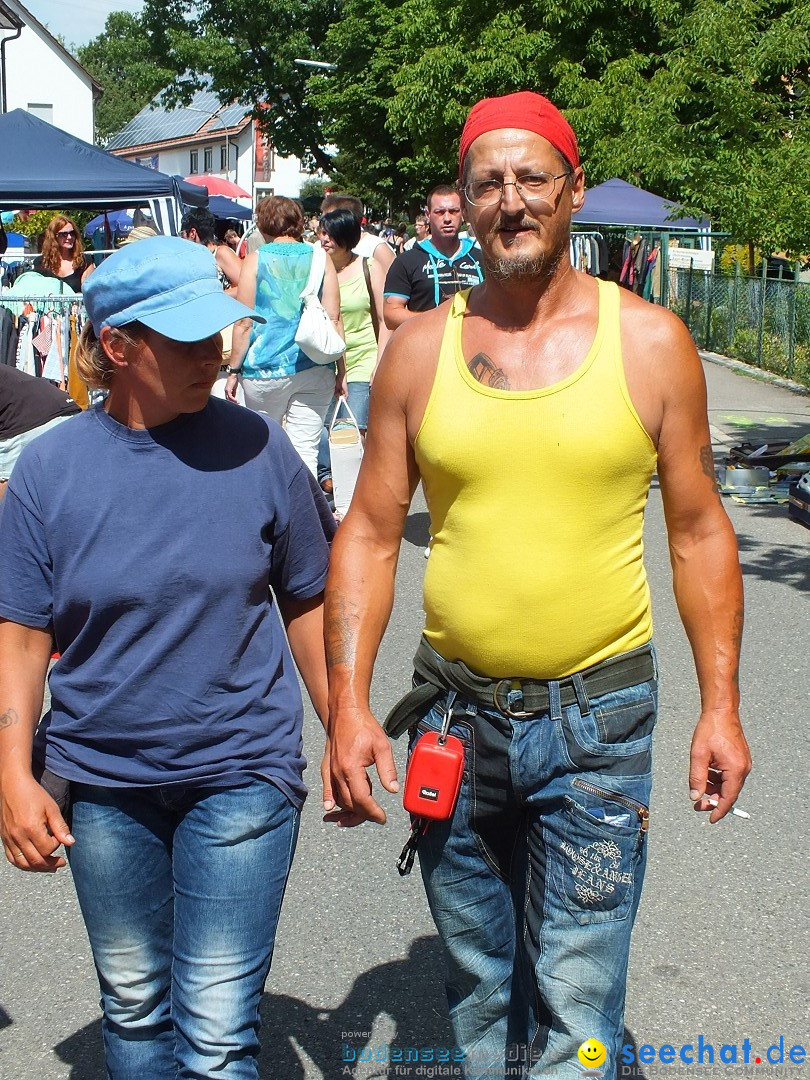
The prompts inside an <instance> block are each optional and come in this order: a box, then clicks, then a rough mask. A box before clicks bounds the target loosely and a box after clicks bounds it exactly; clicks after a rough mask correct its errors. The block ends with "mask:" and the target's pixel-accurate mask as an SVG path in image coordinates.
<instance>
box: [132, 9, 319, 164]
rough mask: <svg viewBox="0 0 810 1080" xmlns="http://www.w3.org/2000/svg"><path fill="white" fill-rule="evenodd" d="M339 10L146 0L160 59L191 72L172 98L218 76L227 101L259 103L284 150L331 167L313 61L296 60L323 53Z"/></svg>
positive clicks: (264, 123) (264, 122)
mask: <svg viewBox="0 0 810 1080" xmlns="http://www.w3.org/2000/svg"><path fill="white" fill-rule="evenodd" d="M339 13H340V7H339V0H251V2H249V3H245V2H244V0H146V3H145V5H144V9H143V15H142V18H143V21H144V25H145V27H146V29H147V34H148V39H149V44H150V49H151V51H152V55H153V56H154V58H155V60H156V61H157V62H158V63H160V64H161V65H163V66H166V67H169V68H172V69H174V70H175V71H178V72H183V73H184V74H183V75H182V76H181V77H179V78H178V79H177V80H175V82H174V83H173V84H172V85H171V86H170V87H169V88H168V90H167V92H166V95H165V98H164V99H165V100H166V101H167V103H169V104H172V103H180V102H184V101H185V102H187V101H188V100H189V99H190V97H191V95H192V94H193V93H194V90H195V89H198V88H199V87H201V86H204V85H209V80H210V85H211V86H212V87H213V89H214V91H215V92H216V94H217V95H218V96H219V97H220V99H221V100H222V101H235V102H239V103H240V104H244V105H246V106H248V107H252V108H253V115H254V118H255V119H256V120H257V121H258V122H259V123H260V125H261V127H262V128H263V129H264V131H265V132H266V133H267V134H268V135H269V136H270V138H271V139H272V141H273V145H274V146H275V147H276V149H277V150H278V151H279V152H280V153H281V154H295V155H296V156H298V157H300V158H302V159H303V160H304V161H305V162H306V163H307V164H315V165H317V166H318V168H321V169H323V170H324V171H326V172H328V171H329V169H330V167H331V165H332V155H331V154H330V153H329V151H328V150H327V148H326V146H325V142H324V136H323V133H322V130H321V126H320V123H319V117H318V115H317V113H316V111H315V108H314V107H313V105H312V102H311V99H310V97H309V95H308V93H307V79H308V77H309V75H310V73H311V69H307V68H306V67H301V66H300V65H298V64H296V63H295V60H296V59H298V58H303V59H308V58H310V57H312V56H315V55H317V54H318V50H319V49H320V47H321V45H322V44H323V41H324V37H325V35H326V31H327V29H328V28H329V26H330V25H331V23H333V22H334V21H335V20H336V19H337V18H338V17H339Z"/></svg>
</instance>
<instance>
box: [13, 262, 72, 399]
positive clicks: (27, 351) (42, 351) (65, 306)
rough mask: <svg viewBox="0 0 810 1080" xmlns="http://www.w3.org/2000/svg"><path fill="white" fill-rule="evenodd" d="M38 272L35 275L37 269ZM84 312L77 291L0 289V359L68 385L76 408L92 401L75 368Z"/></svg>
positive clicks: (29, 373) (62, 387)
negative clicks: (53, 293)
mask: <svg viewBox="0 0 810 1080" xmlns="http://www.w3.org/2000/svg"><path fill="white" fill-rule="evenodd" d="M36 276H38V275H36ZM86 318H87V315H86V313H85V310H84V306H83V304H82V302H81V297H80V296H76V295H74V294H71V295H64V296H40V295H37V294H33V295H24V294H23V293H21V292H20V291H15V290H11V291H4V292H3V293H0V363H4V364H10V365H11V366H13V367H17V368H19V370H20V371H24V372H25V373H26V374H27V375H34V376H37V377H40V378H44V379H47V380H48V381H49V382H52V383H53V384H54V385H55V386H58V387H60V388H61V389H63V390H68V389H69V388H70V389H71V390H72V394H71V396H73V398H74V400H75V401H76V403H77V404H78V405H79V406H80V407H81V408H85V409H86V408H88V407H89V405H90V404H91V398H90V394H89V392H88V389H87V387H86V386H85V384H84V383H83V382H82V380H81V378H80V377H79V374H78V371H77V370H76V367H75V363H76V352H77V348H78V343H79V335H80V334H81V331H82V327H83V325H84V320H85V319H86Z"/></svg>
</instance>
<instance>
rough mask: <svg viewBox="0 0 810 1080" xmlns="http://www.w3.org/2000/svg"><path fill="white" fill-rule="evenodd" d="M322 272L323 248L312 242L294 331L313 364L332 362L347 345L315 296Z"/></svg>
mask: <svg viewBox="0 0 810 1080" xmlns="http://www.w3.org/2000/svg"><path fill="white" fill-rule="evenodd" d="M325 272H326V252H325V251H324V250H323V248H322V247H321V245H320V244H315V246H314V247H313V249H312V263H311V264H310V268H309V277H308V278H307V283H306V285H305V286H304V288H303V289H302V290H301V302H302V307H301V318H300V319H299V320H298V329H297V330H296V332H295V343H296V345H297V346H298V348H299V349H300V350H301V352H303V353H304V354H305V355H306V356H308V357H309V359H310V360H312V361H313V363H315V364H334V363H336V362H337V361H338V360H339V359H340V357H341V355H342V354H343V352H344V351H345V349H346V342H345V341H344V340H343V338H342V337H341V336H340V334H339V333H338V332H337V330H336V329H335V327H334V324H333V323H332V320H331V319H330V318H329V316H328V315H327V314H326V309H325V308H324V306H323V304H322V303H321V301H320V299H319V298H318V293H319V292H320V289H321V285H322V283H323V276H324V273H325Z"/></svg>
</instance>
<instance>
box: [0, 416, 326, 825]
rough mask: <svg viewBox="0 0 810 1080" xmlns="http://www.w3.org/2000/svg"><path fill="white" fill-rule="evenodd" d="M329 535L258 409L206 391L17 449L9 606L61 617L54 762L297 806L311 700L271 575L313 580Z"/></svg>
mask: <svg viewBox="0 0 810 1080" xmlns="http://www.w3.org/2000/svg"><path fill="white" fill-rule="evenodd" d="M333 531H334V524H333V522H332V518H331V515H330V514H328V511H326V508H325V503H323V498H322V496H321V495H320V493H319V492H318V491H317V488H316V485H315V483H314V481H313V480H312V478H311V476H310V474H309V471H308V470H307V468H306V467H305V466H304V465H303V463H302V461H301V459H300V457H299V456H298V455H297V454H296V452H295V450H294V449H293V447H292V445H291V443H290V441H289V439H288V438H287V436H286V435H285V433H284V432H283V431H282V430H281V428H280V427H279V426H278V425H277V424H276V423H275V422H274V421H272V420H270V419H269V418H268V417H266V416H263V415H261V414H259V413H255V412H251V411H250V410H249V409H244V408H240V407H239V406H237V405H233V404H231V403H230V402H225V401H221V400H219V399H211V400H210V401H209V403H208V405H207V406H206V407H205V408H204V409H202V410H201V411H200V412H196V413H189V414H184V415H182V416H180V417H178V418H177V419H176V420H173V421H171V422H170V423H168V424H163V425H161V426H160V427H155V428H151V429H149V430H134V429H131V428H128V427H124V426H122V425H121V424H119V423H118V422H117V421H115V420H113V419H112V418H111V417H110V416H108V415H107V413H106V412H105V411H104V410H103V409H100V408H99V409H94V410H91V411H89V412H85V413H82V414H81V415H80V416H76V417H72V418H70V419H69V420H66V421H65V422H64V423H63V424H60V425H59V426H58V427H57V428H54V429H53V430H51V431H49V432H46V433H45V434H44V435H42V436H40V437H39V438H38V439H36V440H35V441H34V442H32V443H31V444H30V445H29V446H28V447H27V448H26V450H25V451H24V452H23V453H22V454H21V455H20V459H19V462H18V464H17V467H16V468H15V470H14V475H13V477H12V479H11V481H10V482H9V486H8V490H7V492H6V497H5V499H4V500H3V505H2V509H1V510H0V550H2V552H3V557H2V560H0V617H3V618H6V619H10V620H12V621H14V622H17V623H21V624H23V625H25V626H31V627H39V628H43V629H44V628H48V627H50V628H52V630H53V634H54V638H55V642H56V647H57V649H58V651H59V652H60V653H61V659H60V660H59V661H58V662H57V663H56V664H55V665H54V667H53V669H52V670H51V674H50V690H51V702H52V712H51V713H50V714H48V716H46V718H45V719H44V720H43V723H42V725H40V731H39V733H38V736H37V740H38V742H37V745H38V747H39V745H40V743H41V742H42V741H43V740H44V741H45V763H46V765H47V766H48V768H50V769H51V770H52V771H53V772H54V773H56V774H57V775H58V776H62V777H64V778H66V779H68V780H77V781H82V782H84V783H90V784H100V785H102V786H109V787H118V786H126V787H131V786H132V787H138V786H145V785H152V784H168V783H173V782H176V783H178V784H179V783H183V784H193V785H200V786H209V785H211V786H219V787H223V786H232V785H235V784H239V783H243V782H245V780H246V779H248V778H250V777H256V776H261V777H266V778H267V779H269V780H271V781H272V782H273V783H275V784H277V785H278V787H279V788H281V790H282V791H284V792H285V793H286V794H287V796H288V797H289V798H290V799H291V801H292V802H293V803H294V804H295V805H296V806H300V805H301V803H302V802H303V799H304V796H305V795H306V788H305V786H304V784H303V781H302V778H301V777H302V773H303V770H304V767H305V764H306V762H305V759H304V756H303V752H302V741H301V723H302V702H301V694H300V690H299V687H298V680H297V677H296V672H295V668H294V665H293V661H292V657H291V655H290V652H289V647H288V645H287V641H286V636H285V634H284V629H283V627H282V624H281V622H280V619H279V616H278V612H277V610H276V609H275V605H274V603H273V597H272V595H271V593H270V588H271V587H272V589H273V591H274V592H275V593H276V594H277V595H279V596H288V597H292V598H297V599H306V598H309V597H312V596H316V595H317V594H318V593H320V592H321V591H322V590H323V587H324V584H325V581H326V572H327V566H328V560H329V546H328V541H329V539H331V535H332V533H333Z"/></svg>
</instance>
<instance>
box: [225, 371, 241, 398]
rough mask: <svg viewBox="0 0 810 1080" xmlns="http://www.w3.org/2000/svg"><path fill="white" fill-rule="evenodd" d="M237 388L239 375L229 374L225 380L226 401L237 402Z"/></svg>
mask: <svg viewBox="0 0 810 1080" xmlns="http://www.w3.org/2000/svg"><path fill="white" fill-rule="evenodd" d="M238 388H239V376H238V375H229V376H228V378H227V379H226V380H225V397H226V398H227V399H228V401H233V402H234V403H235V404H237V405H238V404H239V402H238V401H237V400H236V391H237V390H238Z"/></svg>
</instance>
